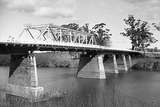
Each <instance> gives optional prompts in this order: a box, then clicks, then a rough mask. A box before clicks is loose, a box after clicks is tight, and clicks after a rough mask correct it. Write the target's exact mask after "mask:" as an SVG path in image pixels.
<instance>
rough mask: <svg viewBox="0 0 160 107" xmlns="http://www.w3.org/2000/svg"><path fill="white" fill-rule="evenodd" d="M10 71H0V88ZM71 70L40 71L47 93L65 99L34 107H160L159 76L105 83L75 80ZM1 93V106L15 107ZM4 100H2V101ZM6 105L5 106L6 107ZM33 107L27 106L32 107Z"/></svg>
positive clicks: (115, 77)
mask: <svg viewBox="0 0 160 107" xmlns="http://www.w3.org/2000/svg"><path fill="white" fill-rule="evenodd" d="M8 70H9V68H8V67H0V88H1V89H3V87H4V86H5V84H6V83H7V77H8ZM75 74H76V70H75V69H69V68H38V79H39V86H43V87H44V88H45V91H46V92H48V91H50V90H52V89H56V90H60V91H61V92H64V93H65V94H66V95H65V96H64V97H61V98H50V99H48V100H47V101H43V102H37V103H36V104H31V105H32V106H33V107H34V106H38V107H44V106H45V107H53V106H54V107H152V106H154V107H159V101H160V72H128V73H123V74H117V75H110V76H107V79H105V80H98V79H84V78H76V77H75ZM2 93H5V92H3V91H0V103H2V104H1V106H10V107H12V106H13V105H14V106H15V107H17V104H18V105H19V107H21V106H20V104H19V103H16V102H14V103H15V104H14V103H13V102H12V103H11V102H9V101H7V100H6V99H5V100H4V96H5V95H3V94H2ZM2 99H3V100H2ZM4 103H6V104H4ZM31 105H28V104H24V105H23V106H26V107H29V106H31Z"/></svg>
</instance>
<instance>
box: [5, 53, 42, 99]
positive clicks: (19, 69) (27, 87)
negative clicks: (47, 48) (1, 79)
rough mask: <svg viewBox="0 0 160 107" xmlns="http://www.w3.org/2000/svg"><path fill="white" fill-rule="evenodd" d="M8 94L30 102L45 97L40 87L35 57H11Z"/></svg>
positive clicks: (24, 55)
mask: <svg viewBox="0 0 160 107" xmlns="http://www.w3.org/2000/svg"><path fill="white" fill-rule="evenodd" d="M6 89H7V92H8V94H12V95H16V96H21V97H25V98H28V99H30V100H36V99H39V98H40V97H41V96H42V95H43V91H44V89H43V87H39V86H38V75H37V67H36V58H35V55H34V54H32V53H30V54H23V55H14V54H13V55H11V61H10V71H9V79H8V84H7V87H6Z"/></svg>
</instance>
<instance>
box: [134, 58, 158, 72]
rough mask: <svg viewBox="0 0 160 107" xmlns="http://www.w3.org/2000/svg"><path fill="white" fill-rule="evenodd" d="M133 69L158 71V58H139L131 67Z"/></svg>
mask: <svg viewBox="0 0 160 107" xmlns="http://www.w3.org/2000/svg"><path fill="white" fill-rule="evenodd" d="M131 69H132V70H135V71H146V72H160V59H159V58H149V57H146V58H140V59H138V60H137V61H136V63H134V65H133V66H132V67H131Z"/></svg>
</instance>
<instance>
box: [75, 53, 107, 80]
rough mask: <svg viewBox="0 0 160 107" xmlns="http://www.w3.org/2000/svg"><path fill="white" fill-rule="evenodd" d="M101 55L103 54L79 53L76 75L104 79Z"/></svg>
mask: <svg viewBox="0 0 160 107" xmlns="http://www.w3.org/2000/svg"><path fill="white" fill-rule="evenodd" d="M103 56H104V55H96V56H93V55H92V56H90V55H81V56H80V61H79V67H78V72H77V76H78V77H82V78H97V79H105V78H106V76H105V70H104V65H103Z"/></svg>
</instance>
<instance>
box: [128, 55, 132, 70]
mask: <svg viewBox="0 0 160 107" xmlns="http://www.w3.org/2000/svg"><path fill="white" fill-rule="evenodd" d="M128 59H129V67H130V68H131V67H132V58H131V55H128Z"/></svg>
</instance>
